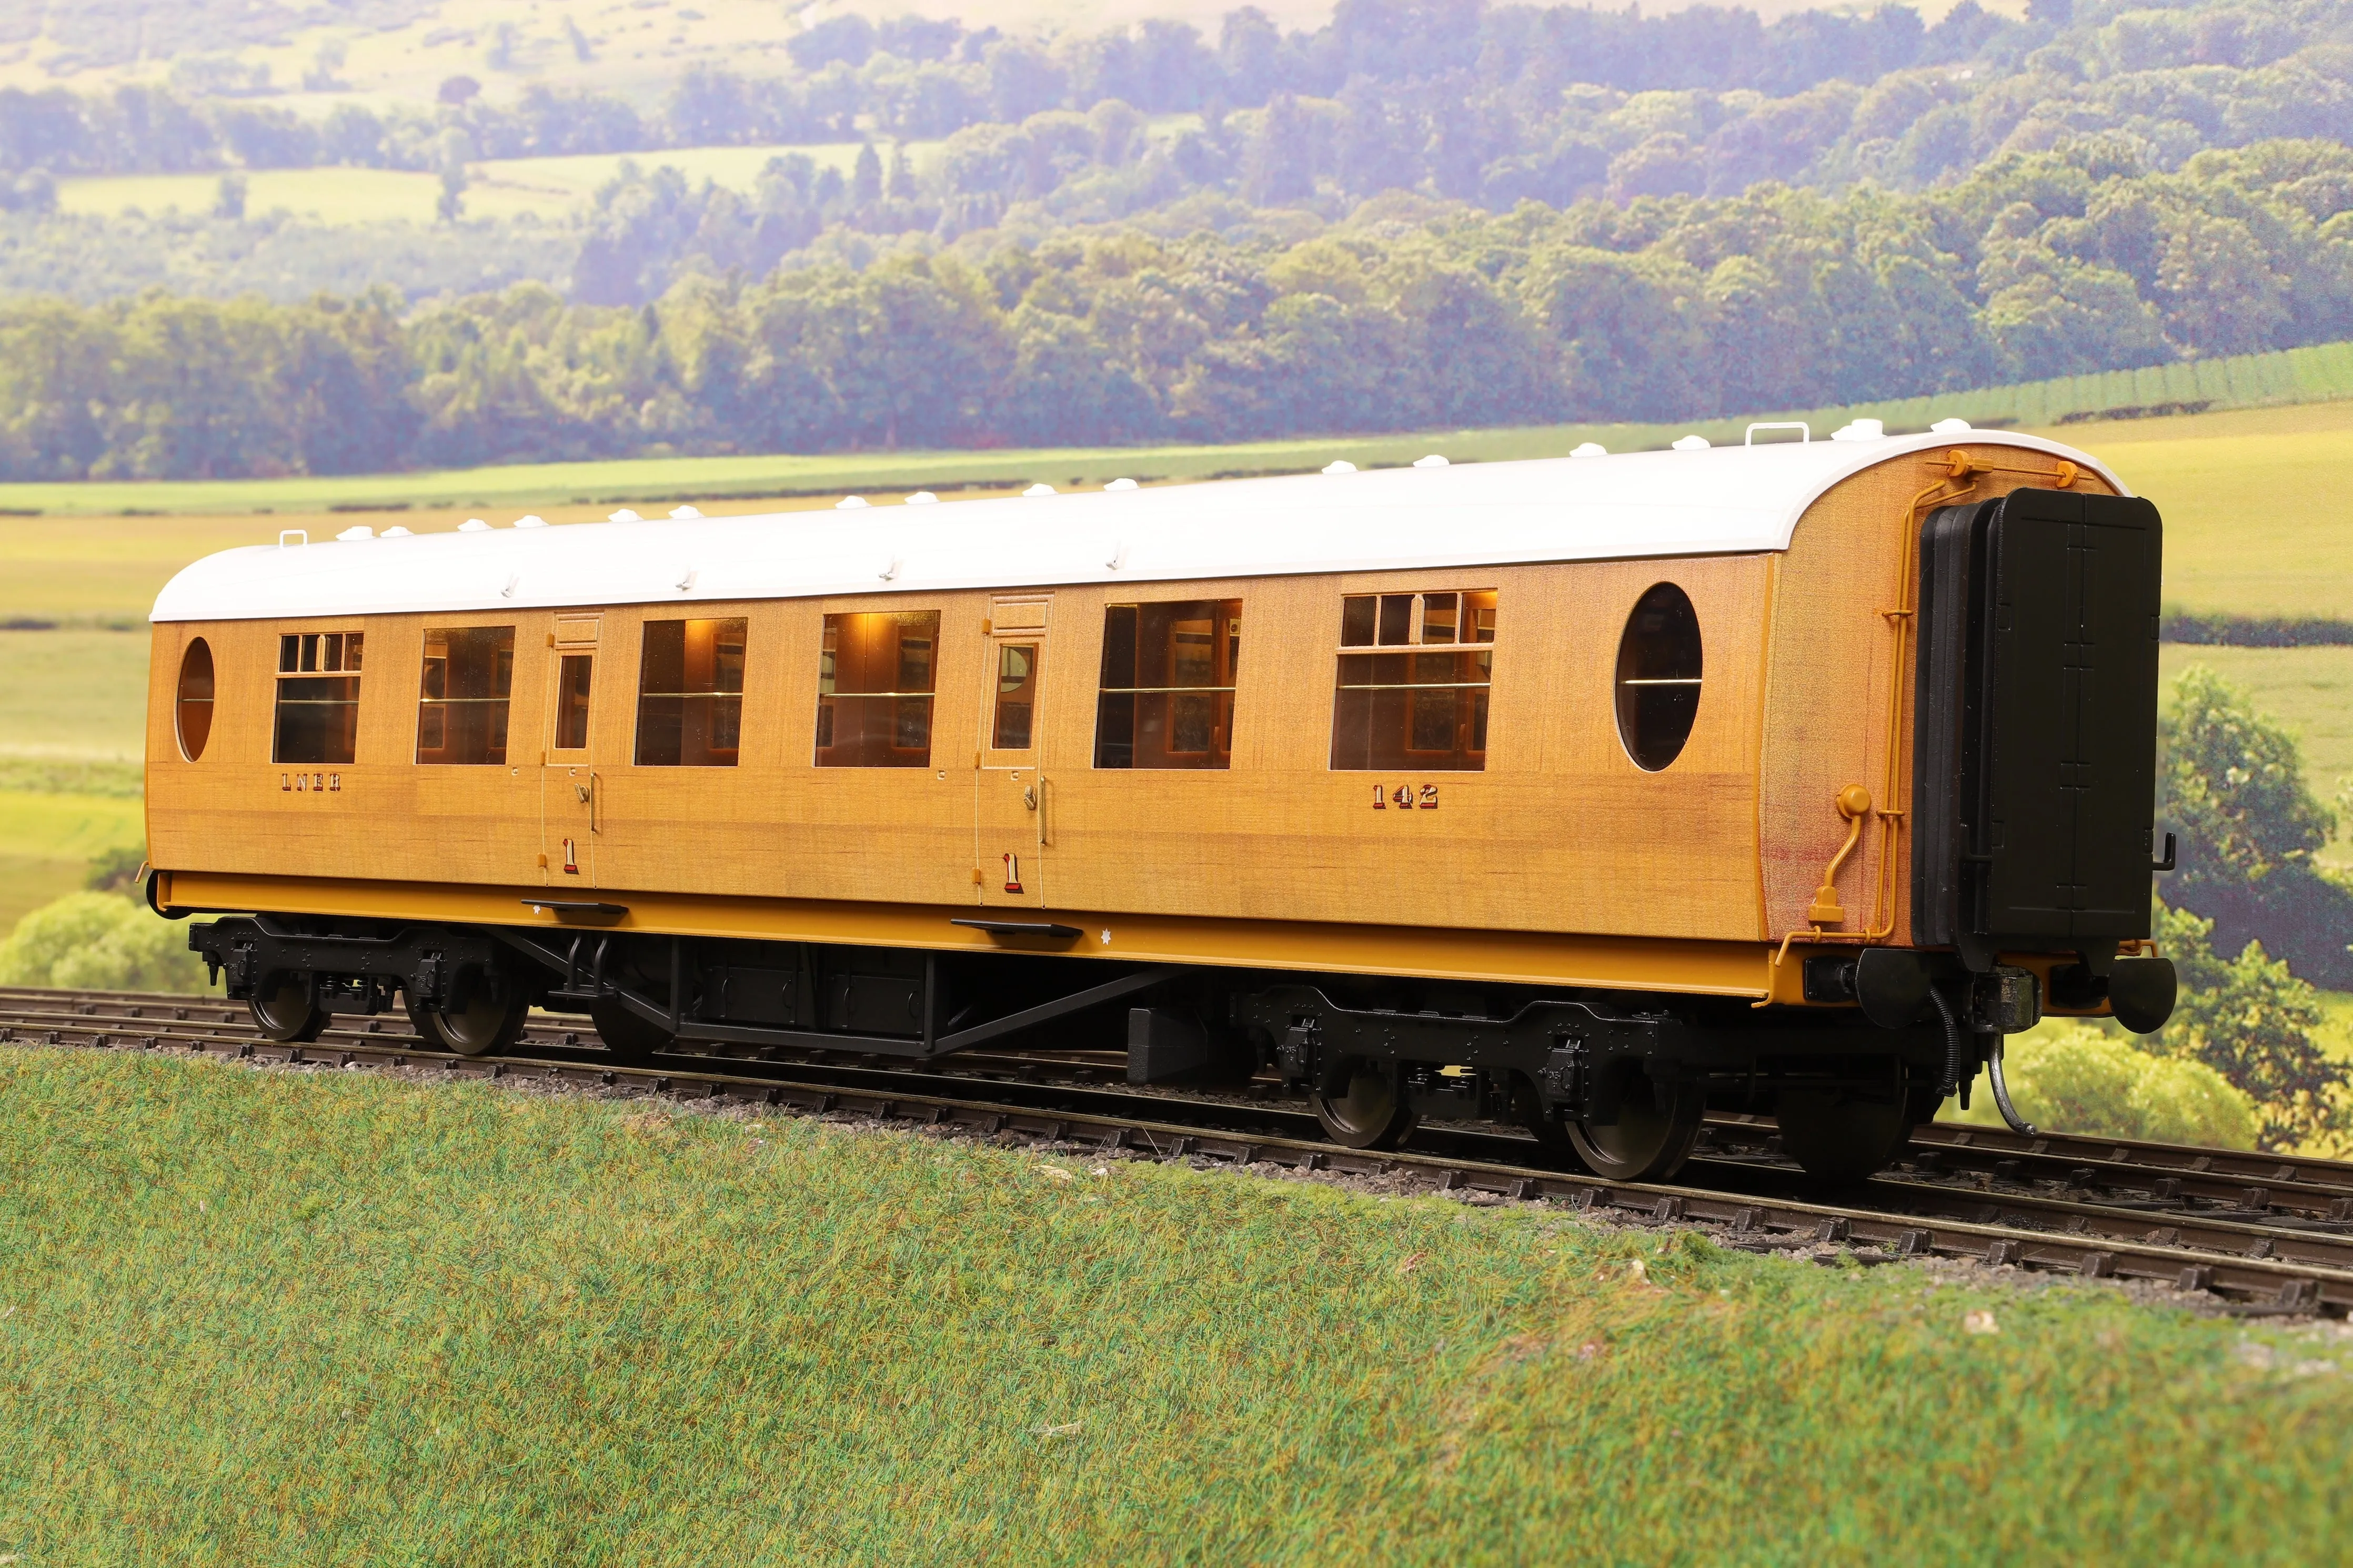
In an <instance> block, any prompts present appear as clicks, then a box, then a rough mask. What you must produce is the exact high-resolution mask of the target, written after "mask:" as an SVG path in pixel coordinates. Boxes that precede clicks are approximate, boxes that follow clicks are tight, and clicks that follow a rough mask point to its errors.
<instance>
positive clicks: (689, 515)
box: [670, 506, 702, 522]
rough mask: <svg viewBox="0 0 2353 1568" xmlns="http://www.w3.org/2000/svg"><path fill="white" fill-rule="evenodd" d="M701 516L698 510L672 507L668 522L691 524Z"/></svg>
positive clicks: (688, 507)
mask: <svg viewBox="0 0 2353 1568" xmlns="http://www.w3.org/2000/svg"><path fill="white" fill-rule="evenodd" d="M701 516H702V512H701V511H700V510H696V509H695V508H693V507H691V506H674V507H672V508H670V521H672V522H692V521H695V520H696V519H697V518H699V517H701Z"/></svg>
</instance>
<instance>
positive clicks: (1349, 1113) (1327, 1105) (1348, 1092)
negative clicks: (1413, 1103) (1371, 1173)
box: [1308, 1062, 1421, 1149]
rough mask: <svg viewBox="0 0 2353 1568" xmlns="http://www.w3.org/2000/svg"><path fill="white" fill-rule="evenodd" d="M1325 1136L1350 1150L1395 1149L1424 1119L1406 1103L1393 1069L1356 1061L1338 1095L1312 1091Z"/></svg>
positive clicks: (1318, 1119)
mask: <svg viewBox="0 0 2353 1568" xmlns="http://www.w3.org/2000/svg"><path fill="white" fill-rule="evenodd" d="M1308 1098H1309V1100H1311V1101H1312V1102H1313V1103H1314V1107H1315V1120H1316V1121H1320V1122H1322V1123H1323V1124H1324V1136H1326V1137H1328V1138H1330V1139H1331V1140H1332V1142H1335V1143H1338V1144H1341V1145H1343V1146H1345V1147H1346V1148H1350V1149H1394V1148H1396V1147H1397V1146H1398V1144H1400V1143H1403V1142H1405V1141H1406V1135H1407V1134H1408V1133H1410V1132H1411V1131H1413V1128H1414V1123H1415V1122H1417V1121H1420V1120H1421V1119H1420V1118H1419V1117H1418V1116H1416V1115H1415V1114H1414V1113H1413V1111H1412V1110H1410V1109H1409V1107H1408V1106H1407V1104H1406V1099H1405V1092H1404V1090H1403V1089H1401V1088H1400V1087H1399V1086H1398V1076H1397V1074H1396V1072H1395V1071H1394V1070H1388V1071H1384V1070H1383V1069H1382V1068H1380V1067H1379V1066H1377V1065H1376V1064H1375V1063H1372V1062H1357V1063H1356V1064H1355V1065H1354V1067H1353V1068H1351V1069H1350V1071H1349V1078H1348V1082H1347V1087H1346V1088H1345V1089H1342V1090H1341V1091H1340V1092H1339V1093H1337V1094H1321V1093H1314V1094H1311V1095H1310V1096H1309V1097H1308Z"/></svg>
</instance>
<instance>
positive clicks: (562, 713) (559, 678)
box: [540, 616, 604, 888]
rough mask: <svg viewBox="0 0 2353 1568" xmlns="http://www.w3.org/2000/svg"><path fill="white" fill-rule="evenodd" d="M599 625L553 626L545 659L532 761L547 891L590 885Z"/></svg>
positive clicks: (598, 803) (562, 621)
mask: <svg viewBox="0 0 2353 1568" xmlns="http://www.w3.org/2000/svg"><path fill="white" fill-rule="evenodd" d="M601 628H602V621H601V617H599V616H563V617H561V618H559V619H558V620H557V621H556V623H555V631H554V635H553V636H552V637H550V639H549V640H550V641H551V643H552V644H553V645H554V646H553V649H552V656H551V657H550V658H549V659H548V675H547V679H548V687H549V690H548V697H549V701H548V705H547V712H548V714H549V719H548V726H549V728H548V733H547V736H546V742H547V749H546V750H545V751H543V752H541V753H540V755H541V756H542V757H543V759H544V765H543V767H542V768H541V769H540V833H541V838H542V843H541V849H542V863H543V865H544V866H545V868H546V869H545V872H544V879H545V880H546V882H547V884H548V885H549V886H550V887H572V888H593V887H595V886H596V838H597V835H598V831H599V829H600V828H601V827H602V826H603V815H602V814H603V807H604V802H603V801H602V800H600V799H599V798H598V793H599V784H600V782H601V781H599V779H598V778H597V775H596V752H595V751H594V749H593V745H592V742H594V741H595V739H596V732H595V706H594V703H593V702H592V698H593V697H594V696H595V693H596V676H597V674H598V671H597V668H596V666H597V662H598V660H597V636H598V633H599V631H600V630H601Z"/></svg>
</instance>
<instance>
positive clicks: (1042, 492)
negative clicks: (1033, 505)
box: [1021, 483, 1060, 496]
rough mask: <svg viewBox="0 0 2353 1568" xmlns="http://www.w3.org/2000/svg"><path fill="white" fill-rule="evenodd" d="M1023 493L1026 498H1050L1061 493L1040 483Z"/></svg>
mask: <svg viewBox="0 0 2353 1568" xmlns="http://www.w3.org/2000/svg"><path fill="white" fill-rule="evenodd" d="M1021 493H1022V494H1023V495H1025V496H1050V495H1056V494H1059V493H1060V492H1059V491H1057V490H1056V489H1054V487H1053V486H1051V485H1049V484H1043V483H1040V484H1034V485H1031V486H1030V487H1029V489H1026V490H1023V491H1022V492H1021Z"/></svg>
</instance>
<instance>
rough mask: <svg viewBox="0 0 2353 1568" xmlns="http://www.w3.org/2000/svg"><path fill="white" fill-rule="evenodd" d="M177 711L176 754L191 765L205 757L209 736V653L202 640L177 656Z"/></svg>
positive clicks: (211, 661)
mask: <svg viewBox="0 0 2353 1568" xmlns="http://www.w3.org/2000/svg"><path fill="white" fill-rule="evenodd" d="M177 712H178V722H179V728H180V755H182V756H184V757H185V758H187V759H188V761H190V762H192V763H193V762H195V760H196V759H197V758H199V757H201V756H203V755H204V754H205V742H206V741H208V740H210V739H212V733H213V650H212V649H211V648H210V647H206V644H205V639H204V638H202V637H198V638H197V639H196V640H195V641H194V642H192V643H190V644H189V645H188V651H187V652H185V653H184V654H182V655H181V656H180V700H179V703H178V706H177Z"/></svg>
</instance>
